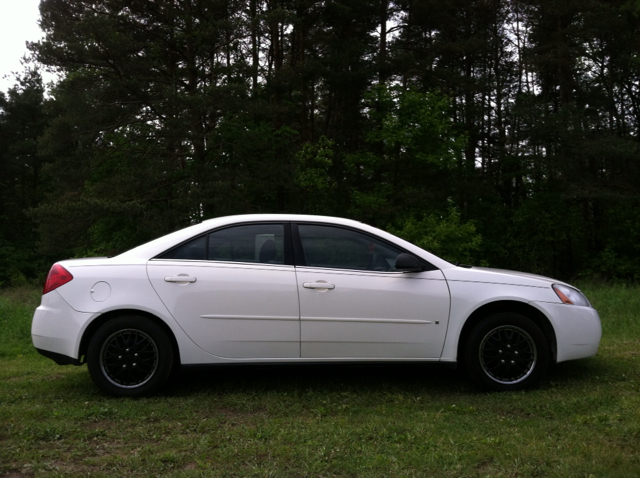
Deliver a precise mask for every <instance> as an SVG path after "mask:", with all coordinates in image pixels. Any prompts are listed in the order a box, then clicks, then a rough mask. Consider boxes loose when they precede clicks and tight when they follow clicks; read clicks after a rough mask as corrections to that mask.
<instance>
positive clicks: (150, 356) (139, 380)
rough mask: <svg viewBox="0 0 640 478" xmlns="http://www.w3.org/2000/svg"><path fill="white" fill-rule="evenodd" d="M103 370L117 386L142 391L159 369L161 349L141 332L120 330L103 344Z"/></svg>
mask: <svg viewBox="0 0 640 478" xmlns="http://www.w3.org/2000/svg"><path fill="white" fill-rule="evenodd" d="M100 366H101V368H102V371H103V373H104V375H105V377H107V379H108V380H109V381H111V382H112V383H113V384H114V385H117V386H119V387H125V388H134V387H139V386H141V385H143V384H145V383H146V382H147V381H149V380H150V379H151V377H152V376H153V374H154V373H155V371H156V369H157V368H158V349H157V346H156V344H155V342H154V341H153V339H152V338H151V337H150V336H149V335H147V334H146V333H144V332H142V331H140V330H135V329H125V330H119V331H117V332H116V333H114V334H113V335H111V336H110V337H109V338H108V339H107V340H106V341H105V343H104V344H103V346H102V353H101V364H100Z"/></svg>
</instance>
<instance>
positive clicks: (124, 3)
mask: <svg viewBox="0 0 640 478" xmlns="http://www.w3.org/2000/svg"><path fill="white" fill-rule="evenodd" d="M40 13H41V19H40V26H41V28H42V30H43V32H44V35H45V36H44V39H43V40H42V41H40V42H38V43H32V44H30V46H29V49H30V52H31V60H32V61H31V63H30V64H29V65H27V68H26V69H25V71H24V72H23V73H22V74H21V75H19V76H18V77H17V78H16V83H15V86H13V87H12V88H10V89H8V91H6V92H1V93H0V286H9V285H15V284H17V283H20V282H24V281H30V280H41V279H42V277H43V276H44V274H46V272H47V270H48V268H49V266H50V265H51V263H52V262H54V261H56V260H59V259H63V258H68V257H86V256H105V255H106V256H110V255H114V254H118V253H119V252H122V251H124V250H126V249H129V248H131V247H133V246H135V245H138V244H140V243H143V242H145V241H147V240H150V239H153V238H155V237H157V236H160V235H162V234H165V233H168V232H170V231H173V230H176V229H179V228H181V227H184V226H187V225H189V224H192V223H196V222H200V221H202V220H205V219H208V218H211V217H217V216H223V215H229V214H243V213H279V212H287V213H305V214H323V215H334V216H341V217H348V218H352V219H356V220H360V221H363V222H366V223H369V224H371V225H374V226H376V227H379V228H382V229H385V230H387V231H390V232H393V233H395V234H397V235H399V236H401V237H403V238H405V239H407V240H410V241H412V242H414V243H416V244H418V245H419V246H421V247H423V248H425V249H427V250H429V251H431V252H433V253H435V254H437V255H440V256H441V257H443V258H445V259H447V260H449V261H452V262H461V263H467V264H473V265H480V266H490V267H499V268H507V269H514V270H522V271H527V272H533V273H539V274H544V275H550V276H553V277H557V278H560V279H566V280H569V279H589V280H591V279H593V280H605V281H621V282H634V281H637V280H638V279H639V278H640V240H639V239H640V220H639V217H640V154H639V153H640V150H639V146H640V2H639V1H638V0H609V1H606V0H447V1H442V0H322V1H320V0H42V1H41V4H40ZM41 71H51V72H55V73H57V75H58V78H59V80H58V81H57V82H55V83H54V84H50V85H48V86H47V85H44V84H43V80H42V77H41V73H40V72H41Z"/></svg>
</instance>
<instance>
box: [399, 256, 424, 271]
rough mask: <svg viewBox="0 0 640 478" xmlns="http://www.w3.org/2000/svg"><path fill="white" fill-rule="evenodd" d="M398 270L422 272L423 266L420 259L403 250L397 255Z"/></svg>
mask: <svg viewBox="0 0 640 478" xmlns="http://www.w3.org/2000/svg"><path fill="white" fill-rule="evenodd" d="M396 270H398V271H401V272H421V271H422V270H423V267H422V264H420V262H419V261H418V259H416V258H415V257H414V256H412V255H410V254H406V253H404V252H403V253H401V254H398V257H396Z"/></svg>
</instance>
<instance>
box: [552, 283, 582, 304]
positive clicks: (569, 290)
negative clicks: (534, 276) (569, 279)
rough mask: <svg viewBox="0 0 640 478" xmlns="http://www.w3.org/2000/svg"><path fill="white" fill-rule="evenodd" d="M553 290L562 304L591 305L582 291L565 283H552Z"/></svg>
mask: <svg viewBox="0 0 640 478" xmlns="http://www.w3.org/2000/svg"><path fill="white" fill-rule="evenodd" d="M552 287H553V290H554V291H555V293H556V294H558V297H559V298H560V300H561V301H562V302H563V303H564V304H571V305H581V306H583V307H591V304H590V303H589V301H588V300H587V298H586V297H585V296H584V294H583V293H582V292H580V291H579V290H578V289H574V288H573V287H567V286H566V285H561V284H553V286H552Z"/></svg>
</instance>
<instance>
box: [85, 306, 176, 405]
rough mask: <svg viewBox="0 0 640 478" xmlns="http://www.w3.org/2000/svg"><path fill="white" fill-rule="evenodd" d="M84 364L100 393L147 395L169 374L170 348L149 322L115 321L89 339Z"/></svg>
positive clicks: (135, 319) (132, 318)
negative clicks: (86, 365) (85, 363)
mask: <svg viewBox="0 0 640 478" xmlns="http://www.w3.org/2000/svg"><path fill="white" fill-rule="evenodd" d="M87 364H88V367H89V373H90V375H91V378H92V379H93V381H94V382H95V384H96V385H97V386H98V387H99V388H100V389H101V390H102V391H104V392H106V393H108V394H110V395H115V396H141V395H149V394H152V393H154V392H156V391H157V390H158V389H159V388H160V387H161V386H162V385H163V384H164V383H165V382H166V380H167V378H168V377H169V375H170V374H171V369H172V366H173V347H172V345H171V341H170V340H169V338H168V337H167V334H166V333H165V332H164V331H163V330H162V328H161V327H159V326H158V325H157V324H155V323H154V322H152V321H151V320H149V319H147V318H144V317H139V316H124V317H118V318H115V319H113V320H110V321H109V322H107V323H105V324H104V325H103V326H102V327H100V329H98V331H97V332H96V334H95V335H94V336H93V338H92V339H91V342H90V343H89V349H88V353H87Z"/></svg>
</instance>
